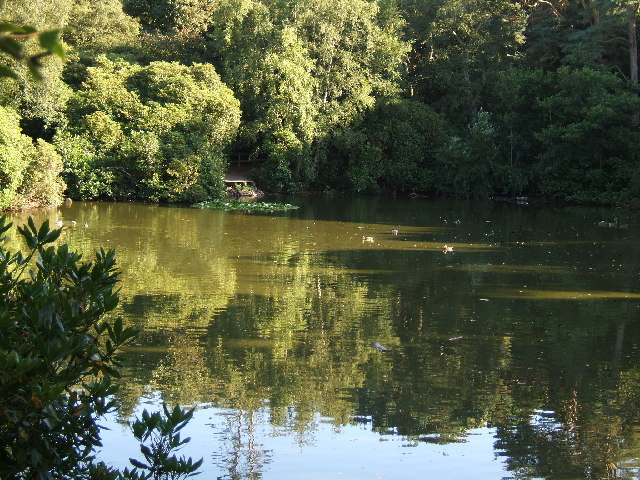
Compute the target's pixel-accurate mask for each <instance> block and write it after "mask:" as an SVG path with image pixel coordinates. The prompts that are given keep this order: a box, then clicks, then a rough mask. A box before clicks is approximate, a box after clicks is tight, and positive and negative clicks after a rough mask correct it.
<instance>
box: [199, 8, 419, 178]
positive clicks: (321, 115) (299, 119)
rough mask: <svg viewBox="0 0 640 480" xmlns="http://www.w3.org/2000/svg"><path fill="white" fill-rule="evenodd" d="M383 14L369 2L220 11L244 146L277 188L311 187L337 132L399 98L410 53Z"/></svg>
mask: <svg viewBox="0 0 640 480" xmlns="http://www.w3.org/2000/svg"><path fill="white" fill-rule="evenodd" d="M384 13H385V15H382V12H381V9H380V8H379V7H378V4H377V3H375V2H373V3H372V2H367V1H361V0H353V1H351V0H350V1H347V0H335V1H331V2H329V3H327V2H311V3H309V2H305V3H291V2H286V1H263V2H260V1H254V0H227V1H225V2H222V3H221V4H220V8H219V9H218V10H217V11H216V13H215V21H214V23H213V28H212V32H211V35H212V39H213V43H214V45H215V47H216V49H217V54H218V55H219V56H220V57H221V59H222V61H221V63H222V72H223V78H224V80H225V82H226V83H227V84H228V85H229V86H230V87H231V88H232V89H233V90H234V92H236V94H237V95H238V98H239V99H240V102H241V105H242V109H243V113H244V114H245V116H244V119H246V123H243V127H242V128H241V132H242V135H241V138H242V143H241V144H240V145H239V147H240V148H241V149H242V150H243V151H244V152H247V153H249V155H250V157H251V158H254V159H261V160H266V161H267V163H266V164H265V166H264V168H262V169H261V172H262V173H263V178H268V177H267V176H266V174H270V173H274V172H275V173H276V175H275V176H273V178H271V179H269V181H270V183H271V184H272V186H273V187H274V188H277V189H282V188H284V189H291V188H301V187H309V186H311V185H313V184H314V182H315V181H316V180H317V178H318V173H319V171H320V170H321V169H322V168H323V162H324V161H325V160H327V157H326V147H327V146H326V138H327V136H328V135H330V133H331V131H332V129H335V128H341V127H342V126H346V125H349V124H351V123H355V122H358V121H360V120H361V119H362V116H363V114H364V112H365V111H366V110H367V109H370V108H373V107H374V105H375V102H376V100H377V99H378V98H383V97H385V96H394V95H396V94H397V93H398V91H399V89H398V81H399V79H400V66H401V62H402V60H403V59H404V55H405V53H406V44H405V43H404V42H402V41H401V40H400V38H399V31H398V28H399V22H398V18H397V15H396V16H395V17H394V14H393V12H391V11H390V10H386V11H385V12H384ZM392 20H395V23H394V21H392Z"/></svg>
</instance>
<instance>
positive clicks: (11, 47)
mask: <svg viewBox="0 0 640 480" xmlns="http://www.w3.org/2000/svg"><path fill="white" fill-rule="evenodd" d="M0 50H2V51H3V52H5V53H8V54H9V55H11V56H12V57H13V58H18V59H19V58H22V45H21V44H20V43H19V42H16V41H15V40H14V39H13V38H10V37H7V36H3V37H0Z"/></svg>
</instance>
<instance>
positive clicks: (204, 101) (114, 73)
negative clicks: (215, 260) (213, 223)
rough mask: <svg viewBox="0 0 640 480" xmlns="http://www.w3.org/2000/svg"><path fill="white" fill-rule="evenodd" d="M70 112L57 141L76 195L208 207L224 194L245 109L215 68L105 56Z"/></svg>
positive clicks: (88, 76)
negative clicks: (229, 156) (228, 159)
mask: <svg viewBox="0 0 640 480" xmlns="http://www.w3.org/2000/svg"><path fill="white" fill-rule="evenodd" d="M68 114H69V119H70V125H69V129H68V130H67V131H65V132H60V133H59V134H58V135H57V137H56V139H55V143H56V146H57V147H58V148H59V151H60V153H61V155H62V156H63V158H64V163H65V179H66V181H67V183H68V184H69V189H70V192H71V193H72V196H73V195H74V194H76V196H77V197H79V198H83V199H88V198H99V197H115V198H116V199H122V200H124V199H139V200H153V201H190V200H192V199H195V200H196V201H200V200H204V199H206V198H215V197H217V196H220V195H221V194H222V190H223V189H222V182H221V177H222V175H223V174H224V168H225V163H224V162H223V161H221V159H223V158H224V155H225V153H226V148H227V147H228V145H229V143H230V142H231V141H232V140H233V138H234V136H235V133H236V129H237V127H238V124H239V122H240V109H239V105H238V102H237V100H236V99H235V98H234V97H233V94H232V92H231V90H229V89H228V88H227V87H226V86H225V85H224V84H223V83H222V82H221V80H220V77H219V76H218V74H217V73H216V71H215V69H214V67H213V66H211V65H204V64H194V65H191V66H185V65H180V64H178V63H169V62H152V63H151V64H149V65H147V66H141V65H137V64H134V63H129V62H127V61H125V60H123V59H118V60H115V61H111V60H109V59H107V58H106V57H105V56H100V57H98V59H97V60H96V65H95V66H93V67H89V68H87V72H86V78H85V81H84V83H83V84H82V87H81V89H80V90H79V91H77V92H76V93H75V95H74V97H73V98H72V100H71V102H70V103H69V112H68ZM76 143H77V144H79V145H82V147H81V148H78V147H75V146H74V145H75V144H76Z"/></svg>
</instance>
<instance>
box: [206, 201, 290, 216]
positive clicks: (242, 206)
mask: <svg viewBox="0 0 640 480" xmlns="http://www.w3.org/2000/svg"><path fill="white" fill-rule="evenodd" d="M195 206H196V207H198V208H213V209H216V210H226V211H234V212H245V213H254V212H285V211H287V210H296V209H298V208H300V207H298V206H296V205H291V204H290V203H271V202H242V201H240V200H212V201H209V202H201V203H198V204H196V205H195Z"/></svg>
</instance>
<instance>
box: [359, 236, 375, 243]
mask: <svg viewBox="0 0 640 480" xmlns="http://www.w3.org/2000/svg"><path fill="white" fill-rule="evenodd" d="M373 240H374V238H373V237H365V236H364V235H363V236H362V241H363V242H369V243H372V242H373Z"/></svg>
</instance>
